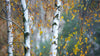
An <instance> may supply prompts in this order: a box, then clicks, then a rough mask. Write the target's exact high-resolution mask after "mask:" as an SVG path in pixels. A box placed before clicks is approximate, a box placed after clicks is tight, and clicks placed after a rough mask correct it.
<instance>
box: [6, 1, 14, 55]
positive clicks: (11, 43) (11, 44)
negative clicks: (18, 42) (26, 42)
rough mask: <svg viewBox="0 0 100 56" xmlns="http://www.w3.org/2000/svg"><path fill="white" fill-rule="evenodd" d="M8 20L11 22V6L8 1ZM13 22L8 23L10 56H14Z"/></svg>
mask: <svg viewBox="0 0 100 56" xmlns="http://www.w3.org/2000/svg"><path fill="white" fill-rule="evenodd" d="M6 12H7V13H6V18H7V19H8V20H11V5H10V0H6ZM12 29H13V27H12V22H10V21H7V37H8V56H13V34H12Z"/></svg>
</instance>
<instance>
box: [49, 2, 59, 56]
mask: <svg viewBox="0 0 100 56" xmlns="http://www.w3.org/2000/svg"><path fill="white" fill-rule="evenodd" d="M60 8H61V1H60V0H57V10H56V12H55V15H54V16H55V17H54V19H53V24H52V33H53V37H52V45H51V50H50V56H57V47H58V46H57V45H58V28H59V19H60Z"/></svg>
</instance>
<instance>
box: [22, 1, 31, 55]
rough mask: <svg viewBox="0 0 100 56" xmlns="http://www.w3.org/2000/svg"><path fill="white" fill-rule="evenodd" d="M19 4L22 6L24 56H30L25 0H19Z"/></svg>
mask: <svg viewBox="0 0 100 56" xmlns="http://www.w3.org/2000/svg"><path fill="white" fill-rule="evenodd" d="M21 4H22V8H23V22H24V45H25V46H24V49H25V56H30V35H29V34H30V29H29V18H28V9H27V6H26V1H25V0H21Z"/></svg>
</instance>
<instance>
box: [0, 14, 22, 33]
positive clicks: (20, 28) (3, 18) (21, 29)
mask: <svg viewBox="0 0 100 56" xmlns="http://www.w3.org/2000/svg"><path fill="white" fill-rule="evenodd" d="M0 18H2V19H4V20H7V21H10V22H12V23H14V24H15V25H16V26H18V27H19V28H20V29H21V30H22V32H24V30H23V29H22V28H21V26H19V25H18V24H17V23H15V22H14V21H11V20H9V19H6V18H4V17H2V16H1V15H0Z"/></svg>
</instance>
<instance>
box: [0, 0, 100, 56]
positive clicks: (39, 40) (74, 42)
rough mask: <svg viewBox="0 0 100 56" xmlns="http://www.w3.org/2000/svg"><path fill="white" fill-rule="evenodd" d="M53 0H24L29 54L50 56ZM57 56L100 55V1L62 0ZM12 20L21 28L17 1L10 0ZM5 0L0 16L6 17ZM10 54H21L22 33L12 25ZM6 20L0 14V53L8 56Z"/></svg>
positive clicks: (20, 12) (0, 9)
mask: <svg viewBox="0 0 100 56" xmlns="http://www.w3.org/2000/svg"><path fill="white" fill-rule="evenodd" d="M55 2H56V1H55V0H26V3H27V8H28V10H29V11H28V12H29V20H30V22H29V23H30V32H31V34H30V38H31V56H49V55H50V48H51V41H52V39H51V38H52V35H53V34H52V23H53V17H54V13H55V11H56V7H55ZM61 2H62V3H61V17H60V20H59V36H58V48H57V51H58V52H57V56H100V0H61ZM10 5H11V19H12V21H14V22H15V23H16V24H18V25H19V26H20V27H21V28H22V29H23V28H24V27H23V17H22V15H23V12H22V6H21V1H20V0H10ZM6 13H7V12H6V4H5V0H0V16H2V17H4V18H5V17H6ZM11 27H13V31H12V34H13V38H14V39H13V55H14V56H24V34H23V32H22V31H21V29H19V27H18V26H16V25H15V24H13V25H12V26H11ZM7 46H8V44H7V21H6V20H4V19H2V18H1V17H0V56H7V55H8V54H7Z"/></svg>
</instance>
